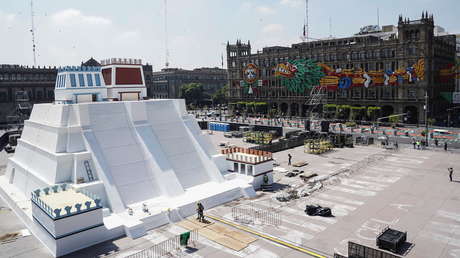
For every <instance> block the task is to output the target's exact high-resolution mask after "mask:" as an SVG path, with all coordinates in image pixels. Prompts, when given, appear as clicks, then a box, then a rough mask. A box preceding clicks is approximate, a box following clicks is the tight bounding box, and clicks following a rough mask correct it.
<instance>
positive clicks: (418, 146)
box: [412, 138, 427, 150]
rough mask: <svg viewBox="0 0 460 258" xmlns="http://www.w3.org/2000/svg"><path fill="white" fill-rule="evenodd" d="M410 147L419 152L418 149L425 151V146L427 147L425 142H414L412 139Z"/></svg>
mask: <svg viewBox="0 0 460 258" xmlns="http://www.w3.org/2000/svg"><path fill="white" fill-rule="evenodd" d="M412 145H413V146H414V150H415V149H417V150H420V149H425V146H426V145H427V144H426V142H425V140H415V139H414V138H412Z"/></svg>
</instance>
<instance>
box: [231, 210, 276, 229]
mask: <svg viewBox="0 0 460 258" xmlns="http://www.w3.org/2000/svg"><path fill="white" fill-rule="evenodd" d="M232 218H233V220H234V221H236V222H240V223H244V224H253V225H255V224H262V225H272V226H280V225H281V224H282V219H281V214H280V212H279V211H278V210H276V209H273V208H269V209H261V208H255V207H254V206H249V207H233V208H232Z"/></svg>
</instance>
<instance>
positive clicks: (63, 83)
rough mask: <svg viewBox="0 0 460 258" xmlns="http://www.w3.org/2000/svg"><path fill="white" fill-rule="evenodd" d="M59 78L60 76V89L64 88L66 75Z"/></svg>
mask: <svg viewBox="0 0 460 258" xmlns="http://www.w3.org/2000/svg"><path fill="white" fill-rule="evenodd" d="M61 76H62V79H61V88H65V77H66V75H65V74H63V75H61Z"/></svg>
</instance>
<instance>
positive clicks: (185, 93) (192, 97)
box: [180, 82, 205, 105]
mask: <svg viewBox="0 0 460 258" xmlns="http://www.w3.org/2000/svg"><path fill="white" fill-rule="evenodd" d="M180 96H181V98H184V99H185V102H186V103H187V104H190V103H194V104H195V105H198V104H199V103H200V102H202V101H203V99H204V97H205V96H204V94H203V85H202V84H201V83H194V82H193V83H187V84H184V85H182V87H181V88H180Z"/></svg>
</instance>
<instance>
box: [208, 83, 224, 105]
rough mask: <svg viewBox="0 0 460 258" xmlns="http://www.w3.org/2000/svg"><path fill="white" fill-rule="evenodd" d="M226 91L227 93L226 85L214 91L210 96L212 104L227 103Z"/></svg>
mask: <svg viewBox="0 0 460 258" xmlns="http://www.w3.org/2000/svg"><path fill="white" fill-rule="evenodd" d="M227 91H228V85H225V86H224V87H222V88H220V89H219V90H218V91H216V92H215V93H214V94H212V96H211V98H212V102H213V103H214V104H224V103H226V102H227Z"/></svg>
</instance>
